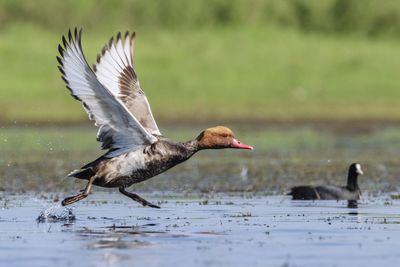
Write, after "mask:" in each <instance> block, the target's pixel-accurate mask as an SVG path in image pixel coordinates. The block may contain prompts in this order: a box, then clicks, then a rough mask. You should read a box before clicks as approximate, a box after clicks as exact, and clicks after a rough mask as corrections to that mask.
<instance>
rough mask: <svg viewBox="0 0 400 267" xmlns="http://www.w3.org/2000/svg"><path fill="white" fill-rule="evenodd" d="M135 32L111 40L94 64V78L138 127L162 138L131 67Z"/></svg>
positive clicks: (119, 35)
mask: <svg viewBox="0 0 400 267" xmlns="http://www.w3.org/2000/svg"><path fill="white" fill-rule="evenodd" d="M134 41H135V33H132V34H129V32H126V33H125V35H124V37H122V36H121V33H118V34H117V37H116V39H115V41H114V38H111V39H110V41H109V42H108V44H107V45H105V46H104V48H103V49H102V51H101V54H99V55H98V56H97V64H95V65H93V70H94V72H95V73H96V77H97V79H98V80H99V81H100V82H101V83H102V84H103V85H104V86H105V87H106V88H107V89H109V90H110V92H111V93H112V94H113V95H114V96H115V97H117V98H118V99H120V100H121V101H122V102H123V103H124V105H125V106H126V107H127V109H128V110H129V111H130V112H131V113H132V114H133V116H135V118H136V119H137V120H138V121H139V122H140V124H141V125H142V126H143V127H144V128H145V129H146V130H147V131H148V132H149V133H151V134H153V135H161V133H160V130H159V129H158V127H157V124H156V122H155V120H154V117H153V114H152V112H151V109H150V105H149V102H148V101H147V97H146V95H145V94H144V92H143V90H142V89H141V88H140V85H139V81H138V78H137V76H136V73H135V70H134V68H133V45H134Z"/></svg>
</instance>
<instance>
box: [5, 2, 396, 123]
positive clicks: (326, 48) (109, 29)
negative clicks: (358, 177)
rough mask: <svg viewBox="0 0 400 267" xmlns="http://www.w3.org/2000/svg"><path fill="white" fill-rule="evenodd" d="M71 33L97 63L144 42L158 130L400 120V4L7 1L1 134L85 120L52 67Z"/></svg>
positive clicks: (140, 68)
mask: <svg viewBox="0 0 400 267" xmlns="http://www.w3.org/2000/svg"><path fill="white" fill-rule="evenodd" d="M75 26H78V27H83V29H84V32H83V49H84V52H85V54H86V56H87V59H88V61H89V62H94V59H95V56H96V54H97V53H98V52H99V51H100V49H101V48H102V47H103V45H104V44H105V43H106V42H107V41H108V39H109V38H110V37H111V36H112V35H115V34H116V33H117V32H118V31H125V30H134V31H136V32H137V44H136V58H135V62H136V70H137V72H138V75H139V79H140V81H141V86H142V88H143V89H144V90H145V92H146V94H147V95H148V98H149V101H150V104H151V106H152V109H153V113H154V114H155V116H156V118H157V120H158V121H161V122H182V121H183V122H194V123H196V122H205V121H221V122H222V121H237V122H263V121H318V120H325V121H326V120H328V121H329V120H335V121H336V120H337V121H343V120H371V119H372V120H391V121H397V120H399V119H400V109H399V108H398V98H399V97H400V90H399V85H400V75H399V70H400V53H399V52H400V2H399V1H379V0H363V1H356V0H325V1H320V0H308V1H305V0H280V1H278V0H277V1H272V0H269V1H261V0H248V1H245V0H214V1H211V0H210V1H197V0H193V1H187V0H169V1H164V0H151V1H139V0H135V1H127V0H126V1H105V0H101V1H99V0H96V1H95V0H89V1H68V0H65V1H44V0H37V1H28V0H18V1H17V0H1V1H0V124H3V125H4V124H13V123H38V124H40V123H45V124H48V123H50V124H52V123H79V122H83V121H87V116H86V114H85V112H84V111H83V109H82V108H81V107H80V103H78V102H77V101H75V100H73V99H72V98H71V97H70V96H69V92H68V91H67V90H66V89H65V86H64V83H63V82H62V80H61V79H60V73H59V71H58V69H57V62H56V59H55V57H56V55H57V54H58V51H57V45H58V43H59V42H60V40H61V36H62V35H63V34H65V33H66V32H67V31H68V29H69V28H73V27H75Z"/></svg>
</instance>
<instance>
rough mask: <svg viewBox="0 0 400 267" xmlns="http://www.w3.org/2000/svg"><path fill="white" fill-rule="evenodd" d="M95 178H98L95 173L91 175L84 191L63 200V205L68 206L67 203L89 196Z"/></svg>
mask: <svg viewBox="0 0 400 267" xmlns="http://www.w3.org/2000/svg"><path fill="white" fill-rule="evenodd" d="M95 178H96V176H94V175H93V176H92V177H90V179H89V182H88V183H87V185H86V187H85V189H84V190H83V192H82V193H80V194H77V195H75V196H72V197H67V198H65V199H64V200H63V201H62V202H61V205H63V206H67V205H70V204H72V203H75V202H77V201H79V200H82V199H84V198H85V197H87V196H88V195H89V193H90V190H91V189H92V185H93V181H94V179H95Z"/></svg>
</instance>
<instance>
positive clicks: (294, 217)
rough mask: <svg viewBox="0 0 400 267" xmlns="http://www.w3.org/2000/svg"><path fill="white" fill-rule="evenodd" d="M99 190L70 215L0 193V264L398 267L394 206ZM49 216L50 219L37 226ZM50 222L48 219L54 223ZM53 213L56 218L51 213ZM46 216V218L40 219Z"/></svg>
mask: <svg viewBox="0 0 400 267" xmlns="http://www.w3.org/2000/svg"><path fill="white" fill-rule="evenodd" d="M146 197H148V198H149V199H151V200H152V201H154V202H157V200H162V201H163V202H161V204H160V205H161V207H162V208H161V209H152V208H144V207H141V206H139V205H138V204H137V203H134V202H132V201H130V200H129V199H127V198H125V197H124V196H122V195H118V194H108V193H98V194H94V195H92V196H90V199H89V200H87V201H82V202H80V203H78V204H76V205H74V206H73V208H72V210H69V211H68V212H66V209H65V208H62V207H60V206H59V204H58V203H54V202H53V200H52V198H51V196H49V195H41V196H35V195H18V196H12V195H3V196H2V198H1V201H0V206H1V207H2V209H1V211H0V266H352V267H354V266H382V265H385V264H386V265H387V266H397V265H398V263H399V262H400V253H399V252H398V249H399V247H400V213H399V210H400V201H399V200H393V199H391V198H390V197H382V198H368V199H364V200H362V201H361V202H360V203H359V205H358V208H348V207H347V203H346V202H345V201H339V202H337V201H315V202H313V201H292V200H289V199H288V198H287V197H284V196H274V197H265V196H251V197H249V196H248V197H238V196H228V195H221V194H219V195H217V196H214V197H213V198H188V197H183V196H178V195H175V196H173V197H171V196H170V197H163V196H154V195H147V196H146ZM44 210H47V211H48V214H47V221H44V222H41V223H39V222H37V221H36V219H37V217H38V216H39V214H40V213H41V212H42V211H44ZM51 216H54V218H51ZM57 216H58V217H57ZM42 219H44V217H42Z"/></svg>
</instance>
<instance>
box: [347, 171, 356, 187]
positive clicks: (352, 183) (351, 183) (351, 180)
mask: <svg viewBox="0 0 400 267" xmlns="http://www.w3.org/2000/svg"><path fill="white" fill-rule="evenodd" d="M357 178H358V174H357V173H351V172H349V175H348V176H347V188H348V189H349V190H350V191H356V190H358V182H357Z"/></svg>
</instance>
